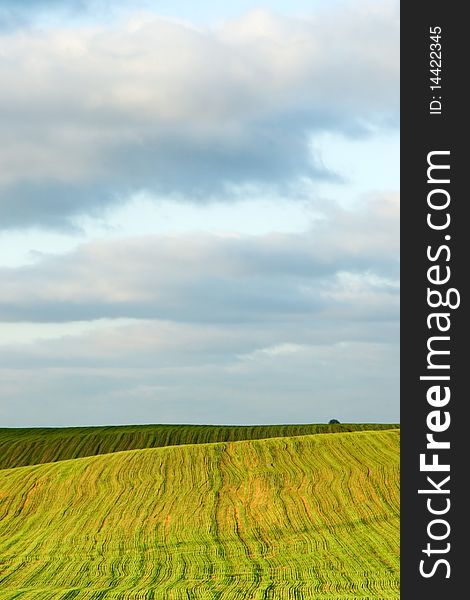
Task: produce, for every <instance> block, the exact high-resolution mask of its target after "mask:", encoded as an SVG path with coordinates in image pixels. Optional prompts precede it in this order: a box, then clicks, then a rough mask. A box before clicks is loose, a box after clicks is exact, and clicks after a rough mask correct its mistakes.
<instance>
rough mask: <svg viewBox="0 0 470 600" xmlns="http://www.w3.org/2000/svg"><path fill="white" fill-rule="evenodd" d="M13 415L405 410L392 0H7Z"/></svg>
mask: <svg viewBox="0 0 470 600" xmlns="http://www.w3.org/2000/svg"><path fill="white" fill-rule="evenodd" d="M0 82H1V85H2V94H1V95H0V137H1V139H2V142H3V143H2V145H1V147H0V277H1V282H2V283H1V286H0V427H1V426H3V427H37V426H41V427H46V426H79V425H82V426H84V425H102V424H107V425H112V424H134V423H215V424H217V423H220V424H222V423H226V424H263V423H317V422H320V423H321V422H327V421H328V420H330V419H331V418H335V419H339V420H340V421H342V422H398V421H399V396H398V394H399V372H398V368H399V339H398V335H399V15H398V2H396V1H393V0H367V1H365V0H359V1H357V0H356V1H355V2H348V1H329V2H326V0H318V1H314V0H310V1H307V0H289V1H287V0H272V1H269V2H268V1H266V2H256V1H251V0H239V1H238V2H236V3H235V2H234V3H221V2H215V0H214V1H209V0H202V1H200V2H198V3H195V2H190V1H189V0H172V2H169V1H167V0H162V1H158V0H156V1H153V2H152V1H150V0H147V1H144V0H135V1H131V0H119V1H114V2H106V1H105V0H65V1H64V0H61V1H59V0H36V1H32V0H31V1H26V0H25V1H22V2H21V3H18V2H14V1H7V0H0Z"/></svg>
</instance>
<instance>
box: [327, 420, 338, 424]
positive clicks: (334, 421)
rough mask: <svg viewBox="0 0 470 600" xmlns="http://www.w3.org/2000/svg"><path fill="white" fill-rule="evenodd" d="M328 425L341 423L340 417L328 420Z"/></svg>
mask: <svg viewBox="0 0 470 600" xmlns="http://www.w3.org/2000/svg"><path fill="white" fill-rule="evenodd" d="M328 425H339V421H338V419H331V420H330V421H329V422H328Z"/></svg>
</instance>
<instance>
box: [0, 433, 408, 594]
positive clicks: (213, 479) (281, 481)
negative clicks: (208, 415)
mask: <svg viewBox="0 0 470 600" xmlns="http://www.w3.org/2000/svg"><path fill="white" fill-rule="evenodd" d="M159 427H160V428H164V427H165V426H148V431H147V434H148V435H147V438H145V435H144V433H142V430H143V429H145V428H142V427H140V428H139V427H129V428H106V429H105V428H100V429H101V430H102V434H101V445H100V446H99V447H94V444H95V442H96V440H95V439H94V438H93V436H95V437H96V436H97V435H98V428H94V429H93V430H77V429H68V430H29V431H28V430H16V432H17V434H18V437H17V438H16V442H15V443H12V444H10V446H9V445H8V439H10V440H11V441H14V439H13V438H14V435H15V430H2V431H1V437H0V441H1V442H2V443H4V444H6V449H7V453H6V454H7V459H6V460H7V463H6V464H10V465H11V466H12V467H13V468H8V469H3V470H1V471H0V570H1V575H0V599H1V600H13V599H14V598H18V599H24V600H49V599H54V600H55V599H57V600H58V599H61V600H62V599H63V600H65V599H73V598H76V599H78V600H81V599H87V600H88V599H90V600H91V599H99V598H106V599H117V598H122V599H132V600H137V599H139V600H144V599H152V598H154V599H162V600H167V599H168V600H180V599H181V600H182V599H192V598H194V599H198V598H200V599H219V598H220V599H223V600H229V599H230V600H231V599H233V600H235V599H248V600H255V599H256V600H258V599H259V600H261V599H268V598H271V599H280V600H281V599H303V598H306V599H318V600H322V599H330V600H339V599H341V600H343V599H344V600H346V599H347V600H353V599H354V598H362V599H366V598H369V599H375V600H388V599H398V598H399V438H400V434H399V430H398V429H390V426H388V429H387V426H384V427H385V428H384V429H382V430H377V429H376V430H374V429H373V428H374V427H377V426H369V429H370V430H364V431H352V432H345V431H344V429H346V428H347V427H348V426H341V427H339V428H338V426H336V427H337V428H338V429H337V431H338V432H336V433H324V434H322V435H315V434H312V432H311V431H310V432H308V434H307V435H297V436H293V434H292V433H287V431H288V430H287V429H286V430H283V431H284V433H282V432H281V430H279V431H278V432H277V434H278V435H281V436H285V437H270V438H268V439H248V440H244V441H235V442H230V441H226V442H217V443H214V442H212V443H199V444H190V443H189V439H188V436H189V433H191V434H194V435H195V436H196V438H195V440H194V441H201V437H197V435H199V434H197V435H196V431H197V427H196V426H181V429H180V430H179V434H178V435H180V439H179V441H178V439H176V438H175V437H174V436H173V437H172V436H171V435H169V436H168V437H167V438H165V437H164V436H163V435H161V434H162V431H163V430H162V429H159ZM166 427H171V426H166ZM174 427H176V428H177V426H174ZM286 427H295V426H286ZM297 427H315V426H297ZM316 427H317V428H318V429H317V430H316V431H317V432H318V431H320V430H321V426H316ZM379 427H380V426H379ZM152 428H153V429H152ZM350 428H352V429H354V426H352V427H350ZM113 429H114V436H113V435H112V432H113ZM216 429H217V428H214V430H213V432H212V433H213V434H214V435H215V433H214V431H215V430H216ZM219 429H220V430H222V429H232V430H233V431H234V432H235V433H233V436H234V437H235V439H237V436H238V435H240V437H243V435H245V437H249V433H250V432H249V431H248V430H249V429H250V428H244V432H242V430H241V429H238V428H219ZM265 429H266V430H265V432H264V433H265V434H266V433H271V434H273V435H274V429H272V430H268V429H267V428H265ZM357 429H361V428H360V427H358V428H357ZM255 430H256V428H251V429H250V431H251V434H252V435H253V437H257V436H256V433H260V436H259V437H263V436H262V435H261V433H262V432H261V431H257V432H255V434H253V431H255ZM168 431H169V430H168ZM139 432H140V434H139ZM152 432H153V433H152ZM202 432H205V433H204V435H206V436H207V437H208V438H209V440H211V441H212V440H213V438H211V435H212V434H211V428H205V429H204V428H202V427H201V428H200V433H201V436H202ZM132 435H134V437H136V436H137V437H139V435H141V437H139V439H138V440H136V439H133V441H132V443H131V442H130V441H129V440H131V439H132ZM217 435H227V431H219V433H218V434H217ZM8 436H11V437H10V438H8ZM34 436H37V438H34ZM41 436H42V443H40V442H41V440H40V439H39V438H41ZM61 436H62V437H61ZM89 436H91V437H89ZM126 436H128V437H126ZM265 437H266V436H265ZM33 438H34V439H36V441H37V444H38V445H36V446H35V447H34V448H35V450H34V451H33V452H32V453H30V454H28V452H27V451H26V450H25V448H26V446H27V445H28V440H32V439H33ZM98 438H100V435H98ZM144 438H145V439H146V441H144ZM79 439H81V440H82V443H81V444H80V443H78V442H77V440H79ZM183 439H184V440H185V443H184V445H177V444H178V443H181V440H183ZM57 440H62V442H61V444H59V446H56V442H57ZM67 440H72V441H71V442H70V445H69V446H68V449H66V447H67V443H66V441H67ZM93 440H94V441H93ZM123 440H124V441H123ZM150 440H153V441H150ZM158 442H160V443H158ZM134 443H135V444H137V443H144V445H147V446H151V445H153V446H158V445H160V446H165V444H166V446H167V447H157V448H145V449H140V450H129V449H125V450H123V446H124V448H127V447H132V444H134ZM21 444H22V446H21ZM77 444H78V445H77ZM20 447H22V448H23V451H19V448H20ZM52 448H54V450H52ZM92 448H94V449H93V450H92ZM61 449H62V450H61ZM8 450H9V451H10V452H8ZM112 450H123V451H117V452H112V453H108V454H100V455H97V456H89V457H83V458H71V459H70V460H60V461H59V462H49V463H46V464H30V465H29V466H15V464H14V460H15V457H16V460H17V461H18V462H17V464H24V463H25V462H29V463H41V462H43V463H44V460H46V457H47V456H50V459H49V460H59V459H64V458H66V457H68V456H82V455H83V454H87V453H95V454H96V453H101V452H111V451H112ZM48 452H51V453H52V454H50V455H48ZM8 461H10V462H8Z"/></svg>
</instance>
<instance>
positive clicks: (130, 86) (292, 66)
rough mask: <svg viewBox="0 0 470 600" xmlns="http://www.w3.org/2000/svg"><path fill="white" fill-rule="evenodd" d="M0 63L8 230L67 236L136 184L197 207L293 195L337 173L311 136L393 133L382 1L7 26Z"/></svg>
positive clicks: (390, 22) (391, 37)
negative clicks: (291, 13)
mask: <svg viewBox="0 0 470 600" xmlns="http://www.w3.org/2000/svg"><path fill="white" fill-rule="evenodd" d="M386 6H388V4H386ZM334 40H336V43H333V41H334ZM0 56H1V57H2V59H1V61H0V78H1V79H2V81H3V93H2V97H1V98H0V111H1V114H2V117H3V119H2V121H1V122H0V134H1V136H2V140H4V144H3V145H2V149H1V150H0V167H1V175H0V221H1V223H2V227H21V226H30V225H32V224H38V225H43V226H51V227H62V226H64V224H67V221H69V220H70V219H72V218H73V217H74V216H76V215H80V214H89V213H93V211H96V210H100V209H102V208H103V207H106V206H109V205H111V204H113V203H115V202H122V201H123V199H124V198H125V197H126V196H128V195H129V194H130V193H132V192H133V191H136V190H141V189H147V190H150V191H152V192H154V193H156V194H166V195H168V194H169V195H171V196H172V197H173V198H175V199H177V198H178V197H184V198H185V199H190V200H193V201H195V202H201V201H203V202H204V201H208V200H212V201H214V200H221V199H230V197H231V192H233V190H234V189H236V188H237V187H240V186H243V185H246V184H253V185H258V186H261V187H262V186H271V187H277V188H281V189H284V190H288V188H289V186H290V185H292V184H293V183H295V182H296V181H297V180H299V179H300V178H307V179H308V178H310V179H313V180H314V179H318V178H325V177H326V178H332V177H335V174H333V173H329V172H327V171H325V169H324V168H323V166H322V165H321V163H320V162H318V161H316V160H315V157H314V156H313V155H312V152H311V145H310V141H311V136H312V135H314V133H315V132H316V131H340V132H343V133H345V134H347V135H367V132H368V130H369V127H370V126H371V125H374V126H386V127H388V126H390V125H393V126H396V125H397V114H398V91H397V90H398V18H397V17H396V15H395V14H394V13H393V11H390V10H389V9H387V8H384V9H383V10H381V9H379V8H376V9H375V10H371V11H369V12H365V13H364V12H361V11H356V12H351V13H347V12H345V13H343V12H340V11H338V12H335V11H333V13H332V14H328V13H326V16H325V15H323V16H318V17H317V18H315V19H300V18H295V19H294V18H288V17H280V16H275V15H272V14H270V13H267V12H263V11H258V12H253V13H251V14H248V15H246V16H245V17H243V18H242V19H239V20H235V21H232V22H229V23H226V24H224V25H223V26H221V27H219V28H218V29H214V30H201V29H199V30H198V29H194V28H191V27H190V26H187V25H182V24H177V23H170V22H169V21H165V20H162V19H157V18H149V19H147V20H143V21H142V22H141V23H140V24H139V23H137V24H136V23H134V24H130V25H126V26H122V27H121V28H114V29H113V28H108V29H103V28H95V29H94V30H93V29H86V28H82V29H77V30H72V29H70V30H59V29H54V30H50V31H48V32H33V31H31V32H26V33H22V34H21V35H20V34H15V33H10V34H9V35H3V36H0Z"/></svg>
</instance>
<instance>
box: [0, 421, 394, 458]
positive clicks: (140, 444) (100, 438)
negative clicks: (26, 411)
mask: <svg viewBox="0 0 470 600" xmlns="http://www.w3.org/2000/svg"><path fill="white" fill-rule="evenodd" d="M397 427H398V425H384V424H357V423H354V424H340V425H318V424H317V425H255V426H234V425H227V426H220V425H129V426H115V427H70V428H57V429H56V428H47V429H39V428H38V429H0V469H9V468H12V467H19V466H25V465H35V464H40V463H47V462H55V461H58V460H67V459H69V458H80V457H82V456H95V455H96V454H107V453H110V452H119V451H121V450H135V449H140V448H158V447H161V446H178V445H181V444H201V443H211V442H232V441H238V440H257V439H264V438H272V437H283V436H294V435H309V434H314V433H332V432H340V431H362V430H369V429H391V428H397Z"/></svg>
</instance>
